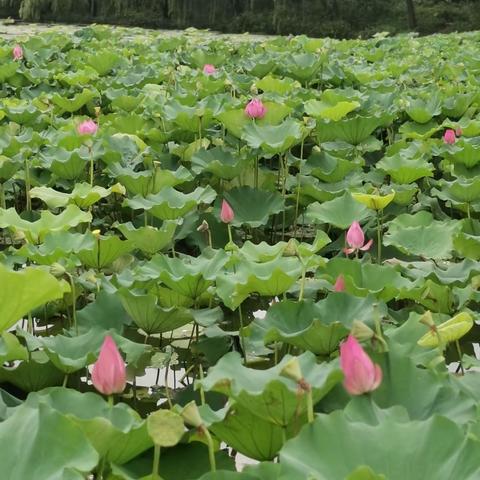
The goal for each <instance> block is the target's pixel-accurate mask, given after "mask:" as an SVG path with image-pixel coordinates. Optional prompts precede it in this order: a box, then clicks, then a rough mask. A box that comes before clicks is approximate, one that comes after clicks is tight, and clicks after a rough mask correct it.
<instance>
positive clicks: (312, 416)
mask: <svg viewBox="0 0 480 480" xmlns="http://www.w3.org/2000/svg"><path fill="white" fill-rule="evenodd" d="M307 415H308V423H312V422H313V421H314V420H315V414H314V412H313V394H312V388H311V387H310V388H309V389H308V390H307Z"/></svg>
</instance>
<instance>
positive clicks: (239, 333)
mask: <svg viewBox="0 0 480 480" xmlns="http://www.w3.org/2000/svg"><path fill="white" fill-rule="evenodd" d="M238 319H239V321H240V328H239V329H238V336H239V337H240V345H241V347H242V352H243V360H244V362H245V365H247V352H246V350H245V339H244V337H243V327H244V325H243V315H242V305H241V304H240V305H239V306H238Z"/></svg>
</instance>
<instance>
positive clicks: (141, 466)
mask: <svg viewBox="0 0 480 480" xmlns="http://www.w3.org/2000/svg"><path fill="white" fill-rule="evenodd" d="M186 458H188V462H187V461H185V459H186ZM160 462H161V467H160V468H161V475H162V479H163V480H194V479H197V478H200V477H201V476H202V475H203V474H204V473H206V472H209V471H210V464H209V460H208V449H207V446H206V445H205V444H203V443H201V442H192V443H180V444H178V445H176V446H175V447H172V448H164V449H162V451H161V455H160ZM215 463H216V465H217V469H218V471H221V472H225V471H232V470H235V461H234V459H233V458H232V457H230V456H229V454H228V452H227V451H226V450H220V451H217V452H216V453H215ZM152 464H153V449H152V450H150V451H149V452H146V453H144V454H143V455H141V456H139V457H137V458H135V459H133V460H132V461H130V462H128V463H127V464H124V465H116V464H112V471H113V473H114V474H115V477H114V478H115V480H117V479H119V480H138V479H139V478H142V479H143V480H154V479H153V478H152V476H151V473H152ZM232 473H233V472H232Z"/></svg>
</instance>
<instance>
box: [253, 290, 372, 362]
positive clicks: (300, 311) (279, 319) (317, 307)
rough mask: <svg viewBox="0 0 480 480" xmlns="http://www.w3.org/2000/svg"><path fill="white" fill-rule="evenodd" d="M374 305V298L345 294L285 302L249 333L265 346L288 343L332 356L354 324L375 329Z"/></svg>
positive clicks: (270, 311) (258, 322)
mask: <svg viewBox="0 0 480 480" xmlns="http://www.w3.org/2000/svg"><path fill="white" fill-rule="evenodd" d="M374 304H375V300H374V298H373V297H368V298H356V297H353V296H352V295H348V294H345V293H337V294H332V295H329V296H328V297H327V298H326V299H325V300H321V301H320V302H318V303H313V302H311V301H302V302H292V301H283V302H279V303H276V304H274V305H273V306H272V307H270V308H269V310H268V311H267V315H266V316H265V318H264V319H255V320H254V321H253V322H252V323H251V324H250V326H249V327H247V329H246V332H247V334H248V335H251V336H252V338H253V339H255V338H261V339H262V340H263V342H264V344H265V345H269V344H271V343H274V342H284V343H287V344H289V345H294V346H296V347H299V348H301V349H303V350H308V351H311V352H313V353H315V354H316V355H323V356H328V355H330V354H331V353H333V352H335V351H336V350H337V349H338V345H339V343H340V341H341V340H342V339H343V338H345V337H346V336H347V335H348V333H349V331H350V329H351V327H352V325H353V321H354V320H358V321H362V322H364V323H367V324H370V325H372V326H373V318H374V316H375V315H379V314H380V310H379V309H377V308H376V307H375V306H374Z"/></svg>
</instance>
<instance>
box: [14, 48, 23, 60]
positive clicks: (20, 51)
mask: <svg viewBox="0 0 480 480" xmlns="http://www.w3.org/2000/svg"><path fill="white" fill-rule="evenodd" d="M12 55H13V59H14V60H15V61H17V60H21V59H22V58H23V48H22V47H21V46H20V45H18V44H17V45H15V46H14V47H13V50H12Z"/></svg>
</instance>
